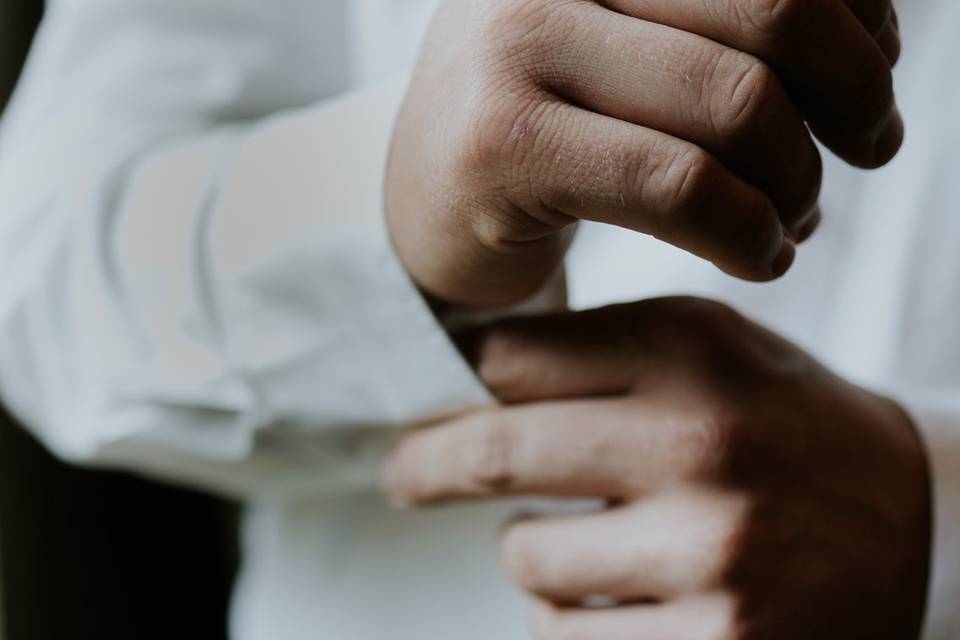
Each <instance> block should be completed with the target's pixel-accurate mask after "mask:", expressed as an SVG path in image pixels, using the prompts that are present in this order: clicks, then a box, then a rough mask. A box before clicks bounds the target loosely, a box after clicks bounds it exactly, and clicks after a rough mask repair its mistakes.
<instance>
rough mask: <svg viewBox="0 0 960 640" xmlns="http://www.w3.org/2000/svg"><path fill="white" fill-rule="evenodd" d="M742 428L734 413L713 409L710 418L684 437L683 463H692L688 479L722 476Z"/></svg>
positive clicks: (681, 445)
mask: <svg viewBox="0 0 960 640" xmlns="http://www.w3.org/2000/svg"><path fill="white" fill-rule="evenodd" d="M739 426H740V421H739V419H738V417H737V416H736V415H734V412H733V411H731V410H729V409H726V408H723V407H714V408H713V409H712V411H711V415H710V416H708V417H707V418H705V419H704V420H702V421H701V422H700V423H699V424H695V425H693V426H692V427H691V428H690V429H689V430H686V431H685V432H684V433H682V434H681V435H680V436H679V437H680V438H681V439H682V440H681V442H680V443H679V447H681V448H682V449H683V450H684V451H685V453H684V459H685V460H688V461H689V465H690V468H689V470H688V475H689V476H691V477H704V478H714V477H716V476H718V475H722V474H723V473H724V472H725V470H726V467H727V464H728V460H729V459H730V458H731V451H732V447H733V442H734V438H735V437H736V436H735V434H736V433H737V431H738V429H739Z"/></svg>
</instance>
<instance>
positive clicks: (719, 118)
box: [705, 50, 783, 141]
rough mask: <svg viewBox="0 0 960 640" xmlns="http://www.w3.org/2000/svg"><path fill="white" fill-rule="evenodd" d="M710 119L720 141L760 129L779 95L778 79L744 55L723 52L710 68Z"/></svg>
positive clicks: (707, 92)
mask: <svg viewBox="0 0 960 640" xmlns="http://www.w3.org/2000/svg"><path fill="white" fill-rule="evenodd" d="M712 69H713V70H714V71H713V73H711V74H710V76H709V82H710V84H711V85H713V86H716V90H713V86H711V87H708V88H706V89H705V95H709V96H711V104H710V110H709V111H710V116H711V118H712V122H713V126H714V130H715V131H716V133H717V135H718V136H719V137H720V139H721V140H725V141H726V140H736V139H738V138H740V137H742V136H743V135H744V134H745V133H747V132H749V131H751V130H753V129H757V128H760V127H762V126H764V124H765V123H767V122H769V121H770V119H771V116H773V115H774V114H775V109H776V108H777V104H778V102H779V98H780V96H781V95H782V92H783V90H782V88H781V85H780V79H779V78H778V77H777V75H776V73H774V71H773V69H771V68H770V67H769V66H768V65H767V64H765V63H764V62H762V61H761V60H759V59H757V58H754V57H753V56H750V55H748V54H745V53H741V52H737V51H733V50H726V51H724V52H723V53H722V54H721V55H720V56H719V59H718V61H717V62H716V63H715V64H714V65H712Z"/></svg>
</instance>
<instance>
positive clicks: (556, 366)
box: [384, 298, 931, 640]
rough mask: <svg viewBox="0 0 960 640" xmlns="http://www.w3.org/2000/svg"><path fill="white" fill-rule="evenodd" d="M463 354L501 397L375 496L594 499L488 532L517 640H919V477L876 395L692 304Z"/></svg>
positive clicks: (402, 459)
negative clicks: (521, 611) (528, 637)
mask: <svg viewBox="0 0 960 640" xmlns="http://www.w3.org/2000/svg"><path fill="white" fill-rule="evenodd" d="M477 353H478V354H479V355H478V370H479V371H480V374H481V376H482V377H483V378H484V379H485V381H486V382H487V383H488V384H489V385H490V387H491V388H492V389H493V390H494V391H495V392H496V393H497V394H498V395H499V396H500V397H501V398H502V399H504V400H506V401H507V402H510V403H513V404H512V406H506V407H502V408H495V409H491V410H486V411H482V412H479V413H476V414H473V415H467V416H463V417H460V418H456V419H454V420H452V421H450V422H448V423H446V424H442V425H439V426H434V427H431V428H429V429H424V430H421V431H418V432H414V433H413V434H411V435H410V436H408V437H407V438H406V440H405V441H403V442H402V443H401V444H400V445H399V446H398V448H397V449H396V450H395V452H394V454H393V455H392V457H391V459H390V461H389V462H388V464H387V467H386V468H385V471H384V486H385V490H386V491H387V493H388V494H389V495H390V496H391V497H393V498H394V499H395V500H397V501H401V502H407V503H412V504H424V503H433V502H437V501H445V500H451V499H465V498H476V497H488V498H489V497H497V496H507V495H517V494H523V495H527V494H531V495H549V496H563V497H587V496H588V497H600V498H606V499H608V500H609V501H610V502H609V507H608V508H607V509H605V510H603V511H600V512H598V513H594V514H587V515H578V516H569V515H568V516H564V517H544V518H539V519H528V520H524V521H521V522H517V523H514V524H512V525H511V526H509V527H508V528H507V529H506V531H505V534H504V537H503V548H502V551H503V558H504V562H505V564H506V567H507V569H508V571H509V572H510V574H511V575H512V577H513V578H514V579H515V581H516V582H517V583H518V584H519V585H520V586H521V587H523V588H524V589H526V590H527V591H529V592H530V593H532V594H534V595H535V596H536V597H537V598H538V601H539V603H540V604H539V607H538V613H537V615H535V616H534V631H535V636H536V637H537V638H538V639H540V640H574V639H576V640H627V639H630V640H648V639H649V640H662V639H665V638H676V639H680V640H701V639H703V640H707V639H709V640H714V639H719V638H722V639H724V640H754V639H756V640H769V639H771V638H776V639H777V640H831V639H834V638H843V639H844V640H915V639H916V638H917V637H918V635H919V633H920V625H921V620H922V617H923V611H924V606H925V596H926V583H927V574H928V563H929V549H930V520H931V513H930V511H931V507H930V487H929V480H928V468H927V459H926V454H925V452H924V449H923V447H922V445H921V443H920V440H919V438H918V436H917V434H916V432H915V429H914V427H913V425H912V423H911V421H910V419H909V418H908V417H907V416H906V414H905V413H904V412H903V411H902V410H901V409H900V408H899V407H898V406H897V405H895V404H894V403H893V402H891V401H889V400H887V399H885V398H881V397H879V396H876V395H874V394H872V393H870V392H867V391H865V390H863V389H861V388H858V387H856V386H854V385H852V384H850V383H848V382H845V381H843V380H841V379H840V378H838V377H837V376H835V375H833V374H832V373H830V372H828V371H827V370H826V369H824V368H823V367H822V366H821V365H820V364H818V363H817V362H815V361H814V360H813V359H812V358H810V357H809V356H807V355H805V354H804V353H802V352H801V351H800V350H799V349H797V348H796V347H795V346H793V345H791V344H789V343H788V342H786V341H784V340H782V339H780V338H778V337H776V336H774V335H772V334H771V333H769V332H767V331H765V330H763V329H761V328H760V327H758V326H756V325H754V324H752V323H750V322H748V321H746V320H744V319H743V318H742V317H740V316H738V315H737V314H736V313H734V312H732V311H730V310H729V309H727V308H725V307H722V306H721V305H718V304H714V303H709V302H706V301H699V300H693V299H679V298H675V299H661V300H650V301H645V302H641V303H638V304H632V305H622V306H618V307H609V308H606V309H600V310H596V311H589V312H584V313H568V314H562V315H558V316H553V317H541V318H528V319H514V320H509V321H505V322H501V323H499V324H498V325H497V326H496V327H494V328H493V329H492V330H491V331H490V332H488V333H486V334H485V335H484V337H482V338H481V339H480V341H479V347H478V350H477ZM519 403H525V404H519ZM596 596H601V597H604V598H606V599H607V600H608V601H609V602H611V603H612V604H610V606H604V607H595V606H590V601H592V599H593V598H594V597H596Z"/></svg>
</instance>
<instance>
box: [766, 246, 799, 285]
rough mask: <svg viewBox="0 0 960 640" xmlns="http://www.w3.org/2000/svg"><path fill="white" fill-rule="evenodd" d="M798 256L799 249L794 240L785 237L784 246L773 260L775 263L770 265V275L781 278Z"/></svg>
mask: <svg viewBox="0 0 960 640" xmlns="http://www.w3.org/2000/svg"><path fill="white" fill-rule="evenodd" d="M796 255H797V247H796V245H795V244H794V243H793V241H792V240H790V239H789V238H787V237H786V236H784V238H783V245H781V247H780V253H778V254H777V257H776V258H774V259H773V263H772V264H771V265H770V275H772V276H773V277H774V278H779V277H780V276H782V275H783V274H785V273H786V272H787V269H789V268H790V265H792V264H793V260H794V258H795V257H796Z"/></svg>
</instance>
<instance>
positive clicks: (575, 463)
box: [382, 398, 719, 504]
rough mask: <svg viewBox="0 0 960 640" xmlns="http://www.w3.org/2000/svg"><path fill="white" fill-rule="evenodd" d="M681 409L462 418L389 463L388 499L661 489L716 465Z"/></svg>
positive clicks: (556, 408)
mask: <svg viewBox="0 0 960 640" xmlns="http://www.w3.org/2000/svg"><path fill="white" fill-rule="evenodd" d="M676 404H677V405H678V406H671V404H670V402H667V401H664V402H658V401H656V400H655V399H653V398H649V399H647V400H646V401H645V402H642V403H640V402H637V401H636V400H635V399H631V398H614V399H604V400H576V401H563V402H554V403H544V404H531V405H524V406H518V407H509V408H505V409H504V408H500V409H493V410H489V411H483V412H479V413H475V414H471V415H468V416H464V417H460V418H456V419H454V420H452V421H450V422H447V423H444V424H441V425H438V426H435V427H431V428H427V429H423V430H421V431H417V432H414V433H412V434H410V435H408V436H406V437H405V438H404V439H403V440H402V441H401V442H400V443H399V444H398V445H397V447H396V448H395V449H394V450H393V452H392V453H391V454H390V456H389V457H388V459H387V461H386V464H385V465H384V469H383V475H382V487H383V491H384V493H385V494H386V495H387V496H388V497H389V498H390V499H391V500H392V501H393V502H394V503H396V504H424V503H433V502H440V501H445V500H453V499H462V498H483V497H489V496H506V495H544V496H560V497H609V498H625V497H629V496H636V495H639V494H642V493H645V492H650V491H655V490H657V489H658V488H660V487H663V486H666V485H667V484H670V483H672V482H675V481H676V480H677V479H678V478H685V477H692V476H694V475H697V474H699V473H702V472H704V470H706V469H709V468H711V467H712V466H713V465H716V464H717V460H716V458H717V457H718V455H719V452H718V446H717V445H718V443H717V442H716V440H715V439H714V438H715V435H716V434H715V433H714V432H713V425H712V424H711V423H710V421H708V420H705V419H703V418H702V417H700V416H698V415H697V409H696V408H695V407H693V406H690V403H680V402H677V403H676ZM626 434H629V437H625V435H626ZM598 459H602V460H603V464H597V460H598Z"/></svg>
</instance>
